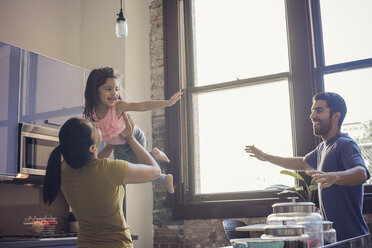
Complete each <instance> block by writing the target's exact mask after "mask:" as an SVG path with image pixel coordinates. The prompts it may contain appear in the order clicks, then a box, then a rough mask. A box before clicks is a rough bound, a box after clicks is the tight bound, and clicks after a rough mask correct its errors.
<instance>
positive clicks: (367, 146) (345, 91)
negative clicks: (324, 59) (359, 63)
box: [324, 69, 372, 184]
mask: <svg viewBox="0 0 372 248" xmlns="http://www.w3.org/2000/svg"><path fill="white" fill-rule="evenodd" d="M371 78H372V69H363V70H354V71H347V72H341V73H335V74H330V75H325V76H324V84H325V89H326V91H333V92H337V93H339V94H340V95H341V96H342V97H343V98H344V99H345V101H346V105H347V114H346V116H345V120H344V123H343V125H342V131H343V132H346V133H348V134H349V135H350V136H351V137H352V138H354V139H355V140H356V142H357V143H358V145H359V147H360V149H361V151H362V155H363V158H364V162H365V163H366V165H367V167H368V169H369V171H370V173H371V175H372V97H371V92H372V81H371ZM368 183H370V184H371V183H372V179H369V180H368Z"/></svg>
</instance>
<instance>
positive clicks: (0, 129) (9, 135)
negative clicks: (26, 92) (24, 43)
mask: <svg viewBox="0 0 372 248" xmlns="http://www.w3.org/2000/svg"><path fill="white" fill-rule="evenodd" d="M19 64H20V49H19V48H16V47H13V46H10V45H8V44H5V43H1V42H0V173H16V172H17V150H18V147H17V135H18V132H17V124H18V99H19V98H18V95H19Z"/></svg>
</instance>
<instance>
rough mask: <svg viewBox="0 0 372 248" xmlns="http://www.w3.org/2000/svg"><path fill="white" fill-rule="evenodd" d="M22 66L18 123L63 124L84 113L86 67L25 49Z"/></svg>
mask: <svg viewBox="0 0 372 248" xmlns="http://www.w3.org/2000/svg"><path fill="white" fill-rule="evenodd" d="M21 68H22V77H21V85H20V97H21V99H20V121H21V122H25V123H30V124H38V125H55V124H56V125H62V124H63V123H64V122H65V121H66V120H67V119H69V118H70V117H79V118H81V117H82V116H83V103H84V85H85V84H84V83H85V78H86V75H85V73H86V72H87V70H85V69H84V68H81V67H78V66H74V65H71V64H68V63H64V62H62V61H59V60H56V59H53V58H49V57H46V56H43V55H40V54H36V53H33V52H29V51H25V50H23V51H22V67H21Z"/></svg>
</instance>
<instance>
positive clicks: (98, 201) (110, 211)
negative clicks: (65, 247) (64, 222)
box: [61, 158, 132, 248]
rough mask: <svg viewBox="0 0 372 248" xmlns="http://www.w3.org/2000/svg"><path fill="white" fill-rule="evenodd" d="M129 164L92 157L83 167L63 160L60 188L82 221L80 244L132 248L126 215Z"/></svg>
mask: <svg viewBox="0 0 372 248" xmlns="http://www.w3.org/2000/svg"><path fill="white" fill-rule="evenodd" d="M127 168H128V163H127V162H126V161H123V160H109V159H106V158H105V159H93V160H92V161H90V162H89V163H88V164H86V165H84V166H83V167H82V168H80V169H73V168H71V167H70V166H68V165H67V163H66V162H64V161H63V162H62V180H61V189H62V192H63V195H64V196H65V199H66V201H67V202H68V204H69V205H70V206H71V208H72V210H73V213H74V215H75V217H76V219H77V221H78V223H79V233H78V245H77V247H89V248H95V247H97V248H98V247H99V248H102V247H110V248H111V247H112V248H116V247H117V248H128V247H132V240H131V235H130V231H129V227H128V225H127V224H126V222H125V219H124V214H123V199H124V194H125V192H124V187H123V180H124V176H125V173H126V171H127Z"/></svg>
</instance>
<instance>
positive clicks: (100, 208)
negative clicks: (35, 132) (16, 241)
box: [44, 115, 160, 248]
mask: <svg viewBox="0 0 372 248" xmlns="http://www.w3.org/2000/svg"><path fill="white" fill-rule="evenodd" d="M123 117H124V120H125V123H126V125H127V128H126V130H125V131H124V132H123V133H122V135H123V138H125V139H126V140H127V141H128V144H129V145H130V147H131V148H132V149H133V151H134V153H135V154H136V156H137V158H138V161H139V163H138V164H132V163H128V162H126V161H123V160H109V159H107V158H103V159H100V158H99V157H100V156H98V147H99V145H100V143H101V141H102V135H101V131H100V130H99V128H97V127H96V126H95V125H94V124H93V123H92V122H90V121H88V120H83V119H77V118H72V119H69V120H68V121H67V122H66V123H65V124H64V125H63V126H62V127H61V130H60V132H59V142H60V145H59V146H58V147H57V148H55V149H54V150H53V152H52V153H51V155H50V157H49V161H48V167H47V171H46V175H45V182H44V202H45V203H46V204H51V203H52V202H53V200H54V199H55V197H56V195H57V194H58V192H59V190H60V189H61V190H62V193H63V195H64V197H65V199H66V201H67V203H68V204H69V205H70V206H71V208H72V209H73V213H74V215H75V216H76V219H77V221H78V223H79V234H78V245H77V247H89V248H94V247H118V248H119V247H120V248H127V247H132V240H131V235H130V232H129V228H128V225H127V224H126V222H125V219H124V214H123V208H122V206H123V198H124V187H123V186H122V185H123V184H128V183H144V182H150V181H153V180H155V179H156V178H158V177H159V176H160V168H159V165H158V164H157V163H156V161H155V160H154V159H153V158H152V157H151V156H150V154H149V153H148V152H147V151H146V150H145V149H144V148H143V147H142V146H141V145H140V144H139V143H138V141H137V140H136V139H135V138H134V136H133V129H134V123H133V121H132V120H130V119H128V117H127V116H126V115H123ZM111 150H112V146H106V147H105V148H104V149H103V150H102V152H101V153H100V155H103V156H105V155H108V154H109V153H110V152H111ZM61 155H62V156H63V161H62V162H61Z"/></svg>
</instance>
